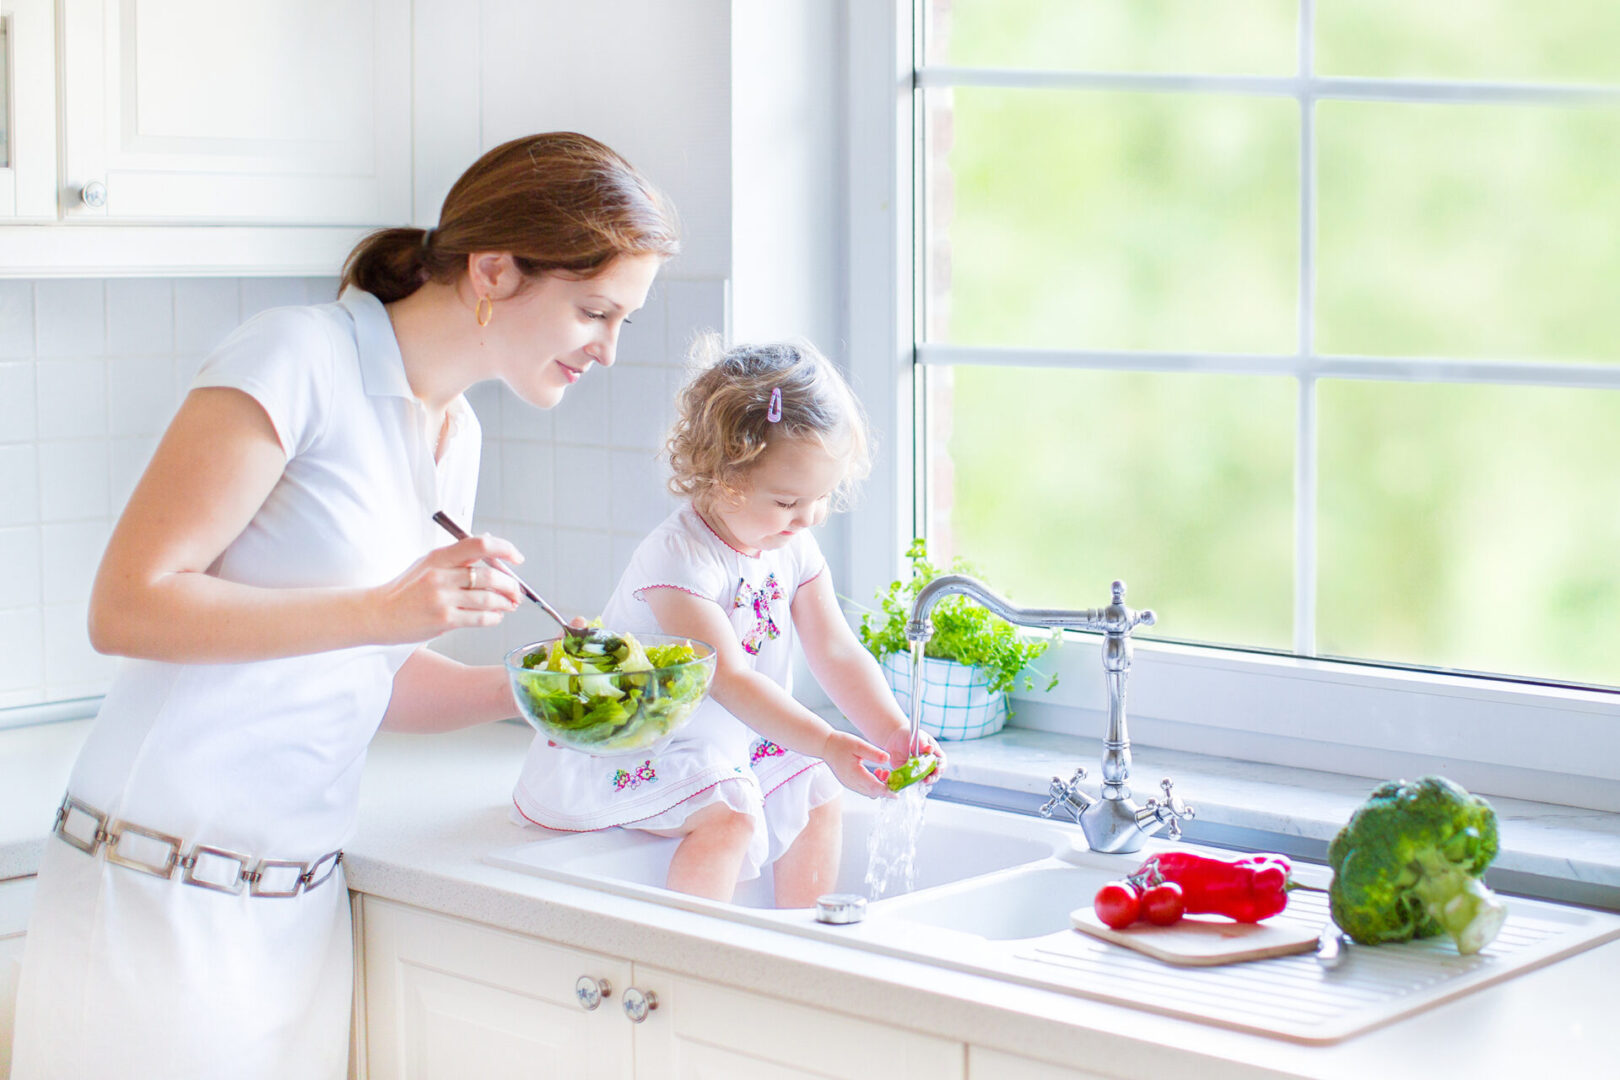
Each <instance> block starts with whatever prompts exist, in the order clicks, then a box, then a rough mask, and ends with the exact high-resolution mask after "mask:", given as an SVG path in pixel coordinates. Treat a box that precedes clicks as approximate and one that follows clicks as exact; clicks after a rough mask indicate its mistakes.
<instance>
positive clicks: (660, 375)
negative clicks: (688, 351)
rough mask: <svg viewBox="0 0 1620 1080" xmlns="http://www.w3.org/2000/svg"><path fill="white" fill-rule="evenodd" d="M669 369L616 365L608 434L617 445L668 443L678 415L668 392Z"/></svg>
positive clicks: (652, 445)
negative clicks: (666, 438)
mask: <svg viewBox="0 0 1620 1080" xmlns="http://www.w3.org/2000/svg"><path fill="white" fill-rule="evenodd" d="M668 375H669V369H668V368H663V367H643V366H640V365H636V366H631V365H628V364H626V365H616V366H615V367H614V368H613V377H612V380H611V381H612V386H613V408H612V414H611V417H610V419H609V422H608V437H609V439H610V440H611V441H612V443H613V445H614V446H635V447H642V448H645V449H648V450H656V449H658V448H660V447H662V446H663V445H664V437H665V435H666V434H668V432H669V425H670V422H671V421H673V420H674V419H675V407H674V402H673V399H672V398H671V396H670V394H669V393H668V389H667V388H668Z"/></svg>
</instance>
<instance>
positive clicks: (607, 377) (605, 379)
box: [549, 364, 614, 446]
mask: <svg viewBox="0 0 1620 1080" xmlns="http://www.w3.org/2000/svg"><path fill="white" fill-rule="evenodd" d="M613 375H614V372H613V371H612V369H608V370H603V369H602V368H600V367H597V366H595V365H594V364H593V365H592V366H591V367H590V368H589V369H587V370H586V372H585V374H584V376H583V377H581V378H580V380H579V382H577V383H575V384H574V385H573V386H570V387H569V388H568V390H567V392H566V393H564V394H563V399H562V401H561V402H560V403H558V405H557V407H556V408H554V409H551V410H549V411H550V412H551V414H552V423H553V425H555V431H556V433H557V441H558V442H565V443H577V444H580V445H583V446H607V445H608V443H609V441H610V437H609V433H608V431H609V428H610V426H611V425H612V423H613V390H612V380H613Z"/></svg>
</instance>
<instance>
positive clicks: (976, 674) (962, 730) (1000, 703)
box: [882, 653, 1007, 739]
mask: <svg viewBox="0 0 1620 1080" xmlns="http://www.w3.org/2000/svg"><path fill="white" fill-rule="evenodd" d="M882 665H883V677H884V678H885V679H887V680H888V683H889V689H891V690H893V691H894V696H895V700H896V701H898V702H899V703H900V710H901V711H902V712H904V713H905V714H906V715H907V716H910V715H911V657H910V656H908V655H906V654H904V653H890V654H889V655H888V656H885V657H884V658H883V660H882ZM917 722H918V724H919V725H921V727H922V729H923V730H924V731H926V732H928V733H929V734H930V735H932V736H934V738H936V739H978V738H982V737H984V736H986V735H994V734H995V733H996V732H998V731H1000V730H1001V725H1003V724H1005V723H1006V722H1007V693H1006V691H1004V690H991V689H990V678H989V676H988V675H986V674H985V673H984V671H983V670H982V669H980V668H977V667H971V666H969V665H967V664H959V663H957V662H956V661H955V660H935V659H934V658H933V657H924V658H923V663H922V716H921V717H920V718H919V719H918V721H917Z"/></svg>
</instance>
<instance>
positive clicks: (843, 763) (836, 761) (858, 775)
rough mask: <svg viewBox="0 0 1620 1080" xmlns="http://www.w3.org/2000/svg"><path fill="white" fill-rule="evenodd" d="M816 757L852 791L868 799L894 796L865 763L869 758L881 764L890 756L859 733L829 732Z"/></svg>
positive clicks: (874, 762)
mask: <svg viewBox="0 0 1620 1080" xmlns="http://www.w3.org/2000/svg"><path fill="white" fill-rule="evenodd" d="M818 756H819V757H820V758H821V760H823V761H825V762H826V763H827V765H828V767H829V768H831V769H832V771H833V775H834V776H836V777H838V782H839V783H840V784H843V785H844V786H845V787H847V788H849V790H851V791H853V792H854V793H855V794H857V795H865V796H866V797H867V798H868V799H887V798H892V797H893V795H894V793H893V792H892V791H890V790H889V788H888V786H887V785H886V784H884V783H883V781H881V780H879V779H878V778H877V777H876V776H874V775H872V771H871V770H870V769H868V768H867V767H866V765H865V764H864V763H865V762H868V761H870V762H872V763H873V764H874V765H881V764H883V763H884V762H886V761H888V760H889V755H888V754H887V753H885V752H884V751H883V750H880V749H878V748H877V747H875V746H873V745H872V744H871V743H869V742H867V741H866V740H865V739H863V738H861V737H860V736H859V735H851V734H850V733H849V732H847V731H832V732H829V733H828V735H827V741H826V743H825V744H823V745H822V748H821V753H820V754H819V755H818Z"/></svg>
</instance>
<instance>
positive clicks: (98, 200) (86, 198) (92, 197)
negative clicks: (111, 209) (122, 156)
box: [79, 180, 107, 210]
mask: <svg viewBox="0 0 1620 1080" xmlns="http://www.w3.org/2000/svg"><path fill="white" fill-rule="evenodd" d="M79 198H80V199H81V200H82V201H83V202H84V205H86V206H88V207H91V208H92V209H96V210H99V209H101V208H102V207H103V206H106V205H107V185H106V184H103V183H102V182H101V181H100V180H92V181H90V182H89V183H88V184H86V185H84V187H82V188H80V189H79Z"/></svg>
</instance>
